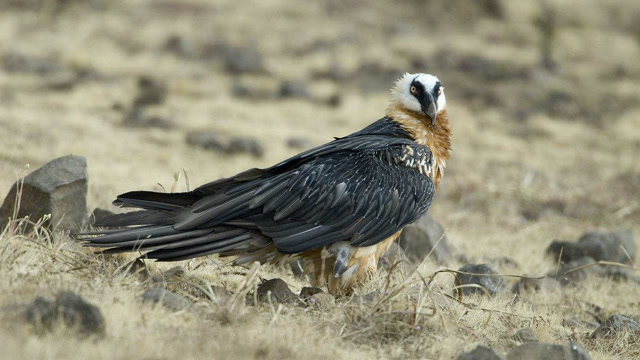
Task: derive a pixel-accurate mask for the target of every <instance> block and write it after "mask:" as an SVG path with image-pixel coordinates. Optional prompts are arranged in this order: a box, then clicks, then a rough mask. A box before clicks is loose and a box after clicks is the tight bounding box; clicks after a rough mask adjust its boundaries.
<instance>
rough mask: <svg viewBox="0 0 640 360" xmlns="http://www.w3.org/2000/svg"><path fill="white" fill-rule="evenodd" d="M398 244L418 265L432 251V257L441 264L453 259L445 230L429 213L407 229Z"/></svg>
mask: <svg viewBox="0 0 640 360" xmlns="http://www.w3.org/2000/svg"><path fill="white" fill-rule="evenodd" d="M398 244H399V245H400V247H401V248H402V249H404V250H405V253H406V254H407V256H408V257H409V259H410V260H411V261H413V262H416V263H419V262H421V261H422V259H424V258H425V257H426V256H427V255H428V254H429V253H430V252H431V251H432V250H433V252H432V253H431V256H432V257H433V258H434V259H435V260H436V261H438V262H440V263H443V262H446V261H447V260H448V259H449V258H450V257H451V252H450V251H449V247H448V246H447V237H446V235H445V233H444V229H443V228H442V225H440V224H439V223H438V222H437V221H435V220H434V219H433V218H432V217H431V215H430V214H429V213H426V214H425V215H423V216H422V217H421V218H420V219H418V221H416V222H415V223H413V224H411V225H408V226H407V227H405V228H404V230H403V231H402V234H400V238H399V239H398ZM434 247H435V248H434Z"/></svg>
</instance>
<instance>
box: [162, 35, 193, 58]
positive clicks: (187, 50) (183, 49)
mask: <svg viewBox="0 0 640 360" xmlns="http://www.w3.org/2000/svg"><path fill="white" fill-rule="evenodd" d="M164 50H165V51H166V52H169V53H172V54H174V55H176V56H180V57H183V58H191V57H193V54H194V46H193V44H192V43H191V42H190V41H188V40H186V39H185V38H184V37H182V36H180V35H177V34H173V35H170V36H169V37H168V38H167V41H166V42H165V44H164Z"/></svg>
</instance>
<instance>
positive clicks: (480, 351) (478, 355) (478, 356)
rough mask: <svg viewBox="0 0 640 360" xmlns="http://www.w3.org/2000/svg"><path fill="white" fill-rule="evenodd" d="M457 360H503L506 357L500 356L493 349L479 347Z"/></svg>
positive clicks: (463, 354) (461, 355)
mask: <svg viewBox="0 0 640 360" xmlns="http://www.w3.org/2000/svg"><path fill="white" fill-rule="evenodd" d="M456 359H457V360H503V359H504V356H502V355H500V354H498V353H496V352H495V350H493V349H492V348H489V347H486V346H484V345H478V346H476V348H475V349H473V350H471V351H469V352H466V353H462V354H460V355H458V357H457V358H456Z"/></svg>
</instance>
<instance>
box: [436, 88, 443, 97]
mask: <svg viewBox="0 0 640 360" xmlns="http://www.w3.org/2000/svg"><path fill="white" fill-rule="evenodd" d="M442 90H444V86H439V87H438V90H436V94H438V95H440V94H442Z"/></svg>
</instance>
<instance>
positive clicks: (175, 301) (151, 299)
mask: <svg viewBox="0 0 640 360" xmlns="http://www.w3.org/2000/svg"><path fill="white" fill-rule="evenodd" d="M142 301H143V302H147V303H153V304H161V305H162V306H164V307H165V308H167V309H169V310H173V311H180V310H184V309H188V308H190V307H191V306H192V305H193V304H192V303H191V301H190V300H189V299H187V298H185V297H184V296H182V295H178V294H176V293H173V292H171V291H168V290H165V289H162V288H152V289H149V290H147V291H145V292H144V293H143V294H142Z"/></svg>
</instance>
